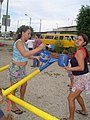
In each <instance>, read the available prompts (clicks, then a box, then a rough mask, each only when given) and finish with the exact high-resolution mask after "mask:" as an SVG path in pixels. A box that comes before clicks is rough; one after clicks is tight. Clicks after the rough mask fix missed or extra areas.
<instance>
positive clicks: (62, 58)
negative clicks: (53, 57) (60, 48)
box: [58, 54, 69, 67]
mask: <svg viewBox="0 0 90 120" xmlns="http://www.w3.org/2000/svg"><path fill="white" fill-rule="evenodd" d="M68 60H69V56H68V55H67V54H59V56H58V65H59V66H61V67H64V65H66V66H68Z"/></svg>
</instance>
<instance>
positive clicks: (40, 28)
mask: <svg viewBox="0 0 90 120" xmlns="http://www.w3.org/2000/svg"><path fill="white" fill-rule="evenodd" d="M41 25H42V20H41V19H40V27H39V32H41Z"/></svg>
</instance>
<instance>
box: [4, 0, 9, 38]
mask: <svg viewBox="0 0 90 120" xmlns="http://www.w3.org/2000/svg"><path fill="white" fill-rule="evenodd" d="M8 5H9V0H7V8H6V19H5V38H6V33H7V19H8Z"/></svg>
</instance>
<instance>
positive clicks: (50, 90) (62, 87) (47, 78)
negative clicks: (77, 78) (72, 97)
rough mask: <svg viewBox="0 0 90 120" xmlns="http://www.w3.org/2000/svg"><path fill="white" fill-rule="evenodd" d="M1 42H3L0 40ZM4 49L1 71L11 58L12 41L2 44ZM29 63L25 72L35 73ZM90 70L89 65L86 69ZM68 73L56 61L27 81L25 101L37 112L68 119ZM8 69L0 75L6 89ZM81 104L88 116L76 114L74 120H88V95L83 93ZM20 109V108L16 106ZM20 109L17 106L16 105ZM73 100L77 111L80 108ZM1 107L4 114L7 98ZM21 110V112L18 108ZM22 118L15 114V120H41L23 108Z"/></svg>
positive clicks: (1, 48)
mask: <svg viewBox="0 0 90 120" xmlns="http://www.w3.org/2000/svg"><path fill="white" fill-rule="evenodd" d="M0 42H3V41H0ZM4 43H6V44H8V45H7V46H3V47H0V68H1V67H3V66H5V65H7V64H10V62H11V58H12V44H13V41H4ZM31 65H32V60H29V61H28V65H27V73H28V74H30V73H31V72H33V71H35V70H36V69H38V68H31ZM89 68H90V66H89ZM69 82H70V81H69V78H68V75H67V71H66V70H64V69H63V68H61V67H59V66H58V64H57V62H55V63H53V64H52V65H51V66H49V67H48V68H46V69H45V70H43V71H42V72H41V73H39V74H38V75H36V76H35V77H33V78H32V79H31V80H29V81H28V85H27V90H26V94H25V101H27V102H28V103H30V104H32V105H34V106H36V107H38V108H39V109H41V110H43V111H45V112H47V113H49V114H51V115H53V116H55V117H56V118H59V119H60V118H62V117H67V116H68V101H67V96H68V94H69V88H68V87H67V84H68V83H69ZM9 85H10V83H9V76H8V70H5V71H3V72H1V73H0V87H2V88H6V87H9ZM16 96H18V97H19V88H18V89H17V94H16ZM82 96H83V98H84V101H85V103H86V107H87V110H88V113H89V115H88V116H87V117H85V116H82V115H78V114H77V113H75V120H90V95H86V94H85V93H84V92H83V93H82ZM18 106H19V105H18ZM19 107H20V106H19ZM79 107H80V106H79V105H78V103H77V101H76V108H77V109H80V108H79ZM0 108H1V109H2V110H3V111H4V113H5V114H7V109H6V108H7V107H6V99H5V101H4V103H3V104H1V105H0ZM20 108H21V109H24V108H22V107H20ZM24 110H25V111H26V112H24V113H23V114H21V115H16V114H14V113H12V112H10V113H12V114H13V115H14V120H42V118H40V117H38V116H36V115H35V114H33V113H32V112H30V111H28V110H26V109H24Z"/></svg>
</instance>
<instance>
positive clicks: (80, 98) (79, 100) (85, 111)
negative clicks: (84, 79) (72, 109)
mask: <svg viewBox="0 0 90 120" xmlns="http://www.w3.org/2000/svg"><path fill="white" fill-rule="evenodd" d="M76 99H77V101H78V103H79V104H80V106H81V108H82V111H83V112H84V113H87V110H86V107H85V104H84V101H83V98H82V97H81V96H80V95H78V96H77V98H76Z"/></svg>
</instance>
